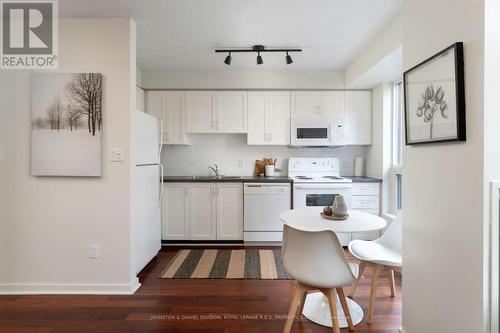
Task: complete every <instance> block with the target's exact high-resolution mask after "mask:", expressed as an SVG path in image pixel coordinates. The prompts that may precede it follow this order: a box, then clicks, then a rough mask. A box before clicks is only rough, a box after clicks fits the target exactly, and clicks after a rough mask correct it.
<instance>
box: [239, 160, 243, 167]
mask: <svg viewBox="0 0 500 333" xmlns="http://www.w3.org/2000/svg"><path fill="white" fill-rule="evenodd" d="M238 168H239V169H243V160H238Z"/></svg>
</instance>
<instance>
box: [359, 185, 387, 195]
mask: <svg viewBox="0 0 500 333" xmlns="http://www.w3.org/2000/svg"><path fill="white" fill-rule="evenodd" d="M352 195H380V187H379V184H378V183H361V184H352Z"/></svg>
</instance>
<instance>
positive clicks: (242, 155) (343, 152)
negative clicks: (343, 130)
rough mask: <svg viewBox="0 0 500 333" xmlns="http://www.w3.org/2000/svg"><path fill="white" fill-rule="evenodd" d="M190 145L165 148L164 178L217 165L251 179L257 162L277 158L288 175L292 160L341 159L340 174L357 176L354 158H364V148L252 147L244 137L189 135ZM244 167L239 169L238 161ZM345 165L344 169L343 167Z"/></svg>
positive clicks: (191, 172) (194, 172)
mask: <svg viewBox="0 0 500 333" xmlns="http://www.w3.org/2000/svg"><path fill="white" fill-rule="evenodd" d="M188 136H189V143H190V146H170V145H168V146H167V145H164V146H163V154H162V163H163V166H164V168H165V170H164V172H165V175H169V176H186V175H206V174H207V173H208V168H207V166H208V165H209V164H213V163H217V164H218V165H219V167H220V171H221V173H222V174H225V175H236V176H252V175H253V170H254V165H255V160H260V159H262V158H264V157H273V158H277V159H278V163H277V166H278V167H280V168H282V169H283V174H284V175H287V170H288V165H287V163H288V158H290V157H338V158H339V159H340V160H341V161H347V163H348V165H344V163H341V173H342V175H345V176H352V175H353V174H354V158H356V157H358V156H362V157H363V156H364V154H365V149H366V148H365V147H361V146H353V147H350V146H346V147H342V148H337V149H333V148H289V147H287V146H249V145H247V137H246V135H244V134H190V135H189V134H188ZM239 160H241V161H243V167H242V168H239V167H238V161H239ZM342 166H343V168H342Z"/></svg>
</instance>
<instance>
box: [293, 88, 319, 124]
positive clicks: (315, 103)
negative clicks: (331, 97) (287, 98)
mask: <svg viewBox="0 0 500 333" xmlns="http://www.w3.org/2000/svg"><path fill="white" fill-rule="evenodd" d="M322 106H323V94H322V92H319V91H294V92H292V118H294V119H308V120H311V119H319V118H320V116H321V108H322Z"/></svg>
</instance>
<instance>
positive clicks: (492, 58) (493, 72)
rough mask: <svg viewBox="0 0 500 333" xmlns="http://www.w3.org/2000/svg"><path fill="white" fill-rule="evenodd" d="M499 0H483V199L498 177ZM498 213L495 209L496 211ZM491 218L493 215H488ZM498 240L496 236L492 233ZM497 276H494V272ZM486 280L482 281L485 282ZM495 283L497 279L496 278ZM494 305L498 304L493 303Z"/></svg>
mask: <svg viewBox="0 0 500 333" xmlns="http://www.w3.org/2000/svg"><path fill="white" fill-rule="evenodd" d="M499 13H500V1H498V0H486V1H485V36H484V182H485V187H484V198H489V195H490V191H489V186H488V183H489V182H490V181H491V180H500V154H499V150H498V143H499V142H500V131H499V130H498V125H499V124H500V112H499V110H498V106H499V105H500V94H499V93H498V92H499V91H500V61H499V59H500V38H498V36H500V20H499V19H498V14H499ZM484 206H485V209H484V216H485V217H488V214H489V212H490V207H489V205H488V201H486V203H485V205H484ZM497 214H498V212H497ZM492 218H493V217H492ZM485 231H486V232H485V244H487V245H489V242H488V240H489V237H490V235H489V234H488V232H487V231H488V230H487V229H485ZM493 237H495V238H496V239H498V235H493ZM499 256H500V254H499V253H495V254H494V257H493V258H491V260H492V261H495V262H497V263H498V261H499ZM488 259H489V258H488V257H487V256H485V260H484V265H485V267H486V266H488V265H489V261H488ZM497 276H498V275H497ZM486 282H487V280H485V283H486ZM497 283H498V281H497ZM489 294H490V293H489V290H487V289H486V288H485V297H484V301H485V303H486V305H488V300H489V299H488V297H489ZM493 298H494V299H493V302H494V303H495V304H497V305H498V304H499V301H500V300H499V295H498V294H496V295H493ZM497 308H498V306H497ZM492 316H494V317H496V320H497V323H496V325H497V327H498V320H500V314H499V313H498V312H497V313H492Z"/></svg>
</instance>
